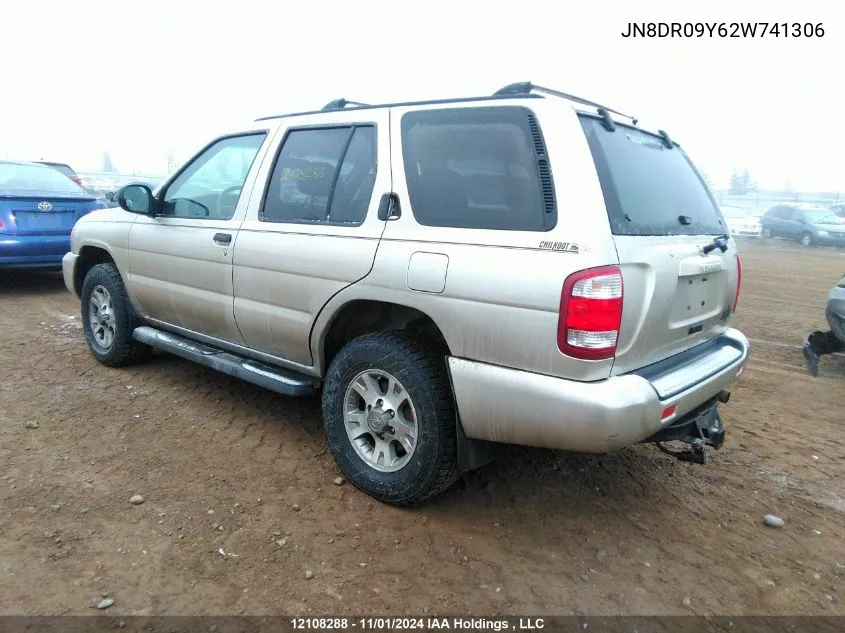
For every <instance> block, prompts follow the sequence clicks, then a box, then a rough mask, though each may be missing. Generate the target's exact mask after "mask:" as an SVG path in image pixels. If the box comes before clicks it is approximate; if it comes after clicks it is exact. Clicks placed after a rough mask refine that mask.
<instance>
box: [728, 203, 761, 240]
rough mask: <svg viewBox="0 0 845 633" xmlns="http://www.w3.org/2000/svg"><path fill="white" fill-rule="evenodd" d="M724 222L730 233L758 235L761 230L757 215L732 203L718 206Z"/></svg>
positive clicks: (745, 235) (749, 235)
mask: <svg viewBox="0 0 845 633" xmlns="http://www.w3.org/2000/svg"><path fill="white" fill-rule="evenodd" d="M720 209H721V210H722V215H723V216H724V218H725V222H727V224H728V229H730V232H731V235H740V236H744V237H760V233H761V232H762V228H763V227H762V225H761V224H760V216H759V215H751V213H750V212H749V211H748V210H747V209H745V208H743V207H736V206H732V205H727V204H725V205H722V206H721V207H720Z"/></svg>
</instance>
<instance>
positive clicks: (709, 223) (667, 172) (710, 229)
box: [580, 115, 726, 235]
mask: <svg viewBox="0 0 845 633" xmlns="http://www.w3.org/2000/svg"><path fill="white" fill-rule="evenodd" d="M580 120H581V126H582V127H583V128H584V133H585V134H586V135H587V141H588V143H589V145H590V151H591V152H592V154H593V161H594V162H595V165H596V170H597V172H598V176H599V181H600V183H601V188H602V192H603V194H604V201H605V205H606V207H607V214H608V217H609V219H610V228H611V230H612V231H613V233H614V235H719V234H722V233H725V232H726V231H725V225H724V220H723V219H722V217H721V214H720V213H719V209H718V207H717V206H716V203H715V202H714V200H713V198H712V197H711V196H710V193H709V192H708V191H707V188H706V186H705V185H704V183H703V181H702V180H701V178H700V176H699V175H698V172H697V171H696V170H695V168H694V167H693V166H692V163H691V162H690V161H689V159H688V158H687V156H686V154H684V152H683V151H681V149H680V148H678V147H673V148H672V149H669V148H668V147H666V146H665V145H664V144H663V142H662V140H661V139H660V138H659V137H657V136H654V135H652V134H649V133H647V132H644V131H642V130H638V129H636V128H632V127H629V126H626V125H620V124H617V126H616V130H615V131H613V132H610V131H608V130H606V129H605V128H604V127H603V126H602V124H601V121H600V120H599V119H597V118H595V117H592V116H587V115H581V116H580Z"/></svg>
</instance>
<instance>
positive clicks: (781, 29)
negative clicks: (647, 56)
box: [621, 22, 824, 38]
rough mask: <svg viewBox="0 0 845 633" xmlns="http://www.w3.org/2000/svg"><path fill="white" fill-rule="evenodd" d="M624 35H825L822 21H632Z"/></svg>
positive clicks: (806, 36) (623, 32)
mask: <svg viewBox="0 0 845 633" xmlns="http://www.w3.org/2000/svg"><path fill="white" fill-rule="evenodd" d="M621 35H622V37H804V38H811V37H824V25H823V24H822V23H821V22H817V23H813V22H628V24H627V27H626V28H625V30H623V31H622V33H621Z"/></svg>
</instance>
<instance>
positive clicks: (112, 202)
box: [103, 180, 158, 208]
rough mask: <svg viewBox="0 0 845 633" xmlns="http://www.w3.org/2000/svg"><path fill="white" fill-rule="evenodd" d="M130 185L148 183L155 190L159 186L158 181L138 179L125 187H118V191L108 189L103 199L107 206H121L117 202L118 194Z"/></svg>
mask: <svg viewBox="0 0 845 633" xmlns="http://www.w3.org/2000/svg"><path fill="white" fill-rule="evenodd" d="M129 185H146V186H147V187H149V188H150V189H151V190H155V188H156V187H157V186H158V185H157V184H156V183H154V182H151V181H149V180H136V181H133V182H130V183H127V184H125V185H123V187H121V188H120V189H117V190H116V191H106V192H105V193H104V194H103V201H104V202H105V204H106V206H107V207H109V208H114V207H117V206H119V205H118V204H117V195H118V194H119V193H120V190H121V189H123V188H124V187H127V186H129Z"/></svg>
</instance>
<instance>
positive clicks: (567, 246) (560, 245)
mask: <svg viewBox="0 0 845 633" xmlns="http://www.w3.org/2000/svg"><path fill="white" fill-rule="evenodd" d="M540 248H542V249H543V250H546V251H562V252H565V253H577V252H578V245H577V244H575V243H574V242H550V241H545V240H544V241H542V242H540Z"/></svg>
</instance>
